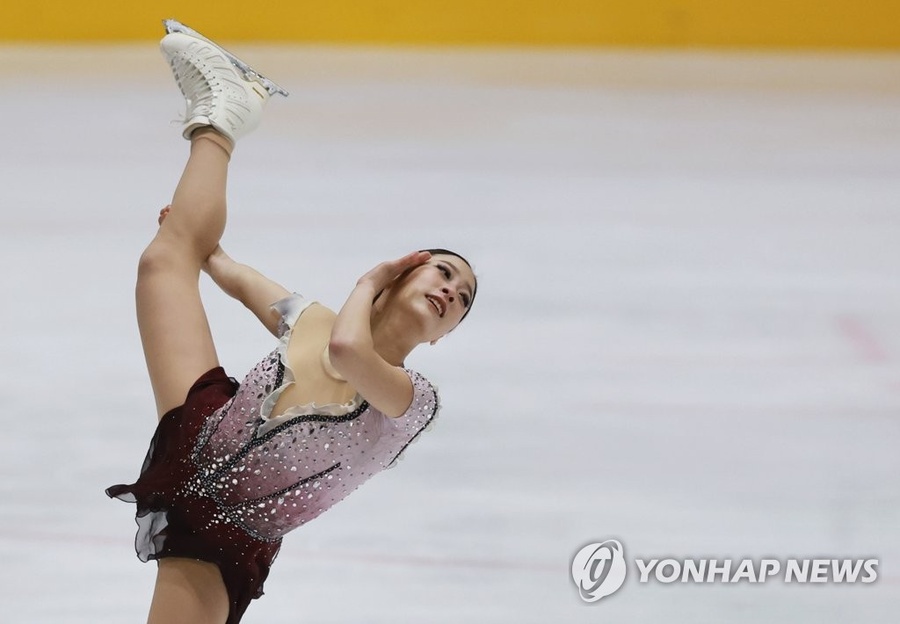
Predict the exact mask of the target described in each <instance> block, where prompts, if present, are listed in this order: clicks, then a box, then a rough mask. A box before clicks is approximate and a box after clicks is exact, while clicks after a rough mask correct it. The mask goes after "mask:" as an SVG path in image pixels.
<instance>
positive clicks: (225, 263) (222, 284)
mask: <svg viewBox="0 0 900 624" xmlns="http://www.w3.org/2000/svg"><path fill="white" fill-rule="evenodd" d="M203 270H204V271H205V272H206V273H207V274H208V275H209V276H210V277H211V278H212V280H213V281H214V282H215V283H216V284H217V285H218V286H219V288H221V289H222V290H223V291H224V292H225V294H227V295H229V296H231V297H234V298H235V299H237V300H238V301H240V302H241V303H243V304H244V306H245V307H246V308H247V309H249V310H250V311H251V312H253V314H255V315H256V318H258V319H259V320H260V322H261V323H262V324H263V325H265V327H266V329H268V330H269V332H271V333H272V335H273V336H278V322H279V320H280V319H281V315H280V314H278V312H276V311H275V310H273V309H272V304H273V303H275V302H276V301H279V300H281V299H284V298H285V297H287V296H288V295H290V294H291V293H290V292H289V291H288V290H287V289H286V288H285V287H284V286H282V285H281V284H278V283H277V282H273V281H272V280H270V279H269V278H267V277H266V276H265V275H263V274H262V273H260V272H259V271H257V270H256V269H254V268H252V267H249V266H247V265H246V264H241V263H239V262H235V261H234V260H232V259H231V257H230V256H229V255H228V254H226V253H225V252H224V251H223V250H222V248H221V247H216V249H215V251H213V252H212V253H211V254H210V256H209V257H208V258H207V259H206V262H205V263H204V264H203Z"/></svg>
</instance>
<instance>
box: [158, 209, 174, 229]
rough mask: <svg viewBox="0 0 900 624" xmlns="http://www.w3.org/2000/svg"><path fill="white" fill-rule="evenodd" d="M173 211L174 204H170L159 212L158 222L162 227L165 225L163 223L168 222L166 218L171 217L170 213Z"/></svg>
mask: <svg viewBox="0 0 900 624" xmlns="http://www.w3.org/2000/svg"><path fill="white" fill-rule="evenodd" d="M171 209H172V204H169V205H168V206H166V207H165V208H163V209H162V210H160V211H159V219H157V220H156V222H157V223H159V224H160V225H162V224H163V221H165V220H166V217H168V216H169V211H170V210H171Z"/></svg>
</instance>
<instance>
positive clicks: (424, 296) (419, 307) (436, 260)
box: [402, 254, 475, 341]
mask: <svg viewBox="0 0 900 624" xmlns="http://www.w3.org/2000/svg"><path fill="white" fill-rule="evenodd" d="M402 292H403V295H402V297H403V298H404V299H407V300H408V302H409V304H410V305H411V306H412V307H413V309H414V310H415V311H416V312H417V313H418V315H421V316H422V320H423V325H424V327H423V329H424V330H425V334H426V336H427V340H428V341H434V340H437V339H438V338H440V337H441V336H444V335H445V334H446V333H447V332H449V331H450V330H451V329H453V328H454V327H456V326H457V325H458V324H459V322H460V321H461V320H462V317H463V316H464V315H465V314H466V312H467V311H468V309H469V306H470V305H471V304H472V295H473V293H474V292H475V274H474V273H473V272H472V269H471V267H469V265H468V264H466V263H465V261H463V260H462V259H461V258H458V257H457V256H452V255H449V254H435V255H433V256H431V258H430V259H429V260H428V262H426V263H425V264H423V265H421V266H418V267H416V268H415V269H413V270H412V271H410V272H409V274H408V275H407V276H406V278H405V279H403V288H402Z"/></svg>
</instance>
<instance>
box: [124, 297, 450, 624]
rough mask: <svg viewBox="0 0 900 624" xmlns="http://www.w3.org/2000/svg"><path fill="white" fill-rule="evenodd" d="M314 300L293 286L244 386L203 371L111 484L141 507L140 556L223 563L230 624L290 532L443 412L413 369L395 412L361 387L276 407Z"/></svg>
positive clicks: (256, 591) (386, 462)
mask: <svg viewBox="0 0 900 624" xmlns="http://www.w3.org/2000/svg"><path fill="white" fill-rule="evenodd" d="M310 303H311V302H308V301H307V300H305V299H304V298H303V297H301V296H299V295H292V296H290V297H288V298H286V299H283V300H281V301H279V302H277V303H276V304H274V305H273V308H275V309H276V310H277V311H278V312H279V313H280V314H281V322H280V326H279V334H280V339H279V344H278V347H277V348H276V349H275V350H274V351H272V352H271V353H270V354H269V355H268V356H266V357H265V358H264V359H263V360H262V361H261V362H259V363H258V364H257V365H256V366H255V367H254V368H253V369H252V370H251V371H250V372H249V373H248V374H247V376H246V377H245V378H244V380H243V381H242V382H241V383H240V384H239V385H238V384H237V383H236V382H234V380H229V379H228V378H227V377H225V375H224V372H223V371H222V370H221V368H219V369H214V370H213V371H210V372H209V373H207V374H206V375H204V376H203V377H201V379H200V380H198V382H197V383H196V384H195V386H194V387H193V388H192V389H191V391H190V392H189V394H188V400H187V401H186V402H185V404H184V405H183V406H180V407H179V408H176V409H175V410H173V411H172V412H170V413H169V414H166V415H165V416H164V417H163V419H162V420H161V421H160V425H159V428H158V429H157V432H156V435H155V436H154V439H153V442H152V443H151V447H150V450H149V452H148V454H147V459H146V460H145V462H144V467H143V468H142V471H141V477H140V478H139V480H138V482H137V483H135V484H131V485H117V486H112V487H111V488H109V489H108V490H107V494H108V495H109V496H114V497H117V498H120V499H122V500H126V501H130V502H136V503H137V505H138V511H137V521H138V526H139V528H138V535H137V539H136V549H137V552H138V556H139V557H140V558H141V560H143V561H147V560H149V559H159V558H162V557H166V556H190V557H194V558H200V559H204V560H208V561H213V562H214V563H217V564H218V565H219V567H220V569H222V572H223V578H225V582H226V586H227V589H228V590H229V596H230V597H231V599H232V613H231V614H230V616H229V620H228V621H229V623H232V624H233V623H235V622H238V621H239V620H240V616H241V615H242V613H243V610H244V609H246V606H247V603H249V600H250V598H255V597H258V596H259V595H261V594H262V581H263V580H264V579H265V577H266V575H267V574H268V566H269V565H270V564H271V562H272V560H274V558H275V555H276V554H277V552H278V547H279V545H280V541H281V538H282V537H283V536H284V535H285V534H286V533H288V532H290V531H291V530H293V529H295V528H297V527H299V526H301V525H302V524H305V523H306V522H309V521H310V520H312V519H313V518H315V517H317V516H318V515H320V514H321V513H322V512H324V511H325V510H327V509H329V508H330V507H332V506H333V505H334V504H335V503H337V502H338V501H340V500H341V499H343V498H344V497H345V496H347V495H348V494H350V493H351V492H352V491H353V490H355V489H356V488H358V487H359V486H360V485H362V483H364V482H365V481H367V480H368V479H369V478H371V477H372V476H373V475H375V474H377V473H378V472H380V471H382V470H384V469H386V468H391V467H393V466H395V465H396V463H397V461H398V459H400V456H401V454H402V453H403V451H404V450H405V449H406V447H407V446H408V445H409V444H410V443H411V442H413V441H414V440H416V439H417V438H418V436H419V435H420V434H421V433H422V432H423V431H424V430H425V429H426V428H427V427H428V426H429V425H430V424H431V423H433V421H434V418H435V417H436V415H437V412H438V407H439V402H438V395H437V391H436V390H435V388H434V386H433V385H432V384H431V383H429V381H428V380H427V379H425V377H423V376H422V375H420V374H419V373H417V372H415V371H412V370H409V369H406V372H407V374H408V375H409V377H410V379H411V381H412V384H413V400H412V403H411V405H410V406H409V408H408V409H407V411H406V412H405V413H404V414H403V415H402V416H399V417H397V418H390V417H388V416H385V415H384V414H382V413H381V412H379V411H378V410H376V409H375V408H373V407H372V406H370V405H369V404H368V403H367V402H366V401H365V400H363V399H362V398H361V397H359V396H358V395H357V397H356V399H354V400H353V401H351V402H350V403H348V404H344V405H338V404H329V405H324V406H316V405H305V406H293V407H291V408H289V409H287V410H285V411H284V413H282V414H280V415H278V416H277V417H272V416H271V412H272V409H273V408H274V406H275V403H276V402H277V400H278V397H279V395H280V394H281V392H282V391H283V390H284V388H286V387H287V386H288V385H289V384H290V383H292V382H293V380H294V375H293V372H292V371H291V369H290V367H289V366H287V364H286V363H287V346H288V342H289V341H290V338H291V334H292V333H293V327H294V324H295V323H296V321H297V320H298V319H299V318H300V315H301V314H302V312H303V311H304V310H305V309H306V308H307V307H308V306H309V305H310ZM195 542H196V544H195ZM248 559H252V560H253V561H252V562H250V565H245V564H246V563H247V561H245V560H248ZM244 568H247V569H244ZM229 577H230V578H229ZM238 593H242V594H247V595H241V596H236V595H235V594H238ZM248 595H249V597H248Z"/></svg>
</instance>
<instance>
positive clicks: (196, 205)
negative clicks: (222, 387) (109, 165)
mask: <svg viewBox="0 0 900 624" xmlns="http://www.w3.org/2000/svg"><path fill="white" fill-rule="evenodd" d="M229 159H230V143H229V142H228V141H227V140H226V139H225V138H224V137H223V136H221V135H220V134H218V133H216V132H215V131H214V130H212V129H211V128H203V129H200V130H198V131H196V132H194V134H193V136H192V139H191V155H190V158H189V159H188V162H187V165H186V166H185V169H184V173H183V174H182V176H181V180H180V182H179V183H178V187H177V189H176V190H175V196H174V197H173V199H172V206H171V209H170V212H169V215H168V217H167V218H166V220H165V221H164V222H163V223H162V225H161V226H160V228H159V231H158V232H157V234H156V237H155V238H154V239H153V241H152V242H151V243H150V245H149V246H148V247H147V249H146V250H145V251H144V253H143V254H142V255H141V259H140V263H139V265H138V280H137V288H136V301H137V318H138V327H139V328H140V334H141V343H142V344H143V347H144V357H145V358H146V360H147V370H148V372H149V373H150V382H151V384H152V386H153V394H154V397H155V398H156V409H157V413H158V415H159V416H160V417H161V416H162V415H163V414H165V413H166V412H167V411H169V410H170V409H172V408H173V407H177V406H178V405H181V404H182V403H183V402H184V399H185V397H186V396H187V391H188V389H190V387H191V385H193V383H194V382H195V381H196V380H197V378H198V377H200V376H201V375H202V374H203V373H205V372H206V371H208V370H210V369H211V368H215V367H216V366H218V365H219V360H218V356H217V355H216V349H215V345H214V343H213V339H212V334H211V333H210V329H209V323H208V321H207V318H206V311H205V310H204V308H203V304H202V302H201V301H200V287H199V279H200V267H201V265H202V264H203V261H204V260H205V259H206V257H207V256H209V254H210V253H212V251H213V250H214V249H215V248H216V246H217V245H218V243H219V239H220V238H221V236H222V233H223V231H224V229H225V186H226V180H227V173H228V161H229Z"/></svg>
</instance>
